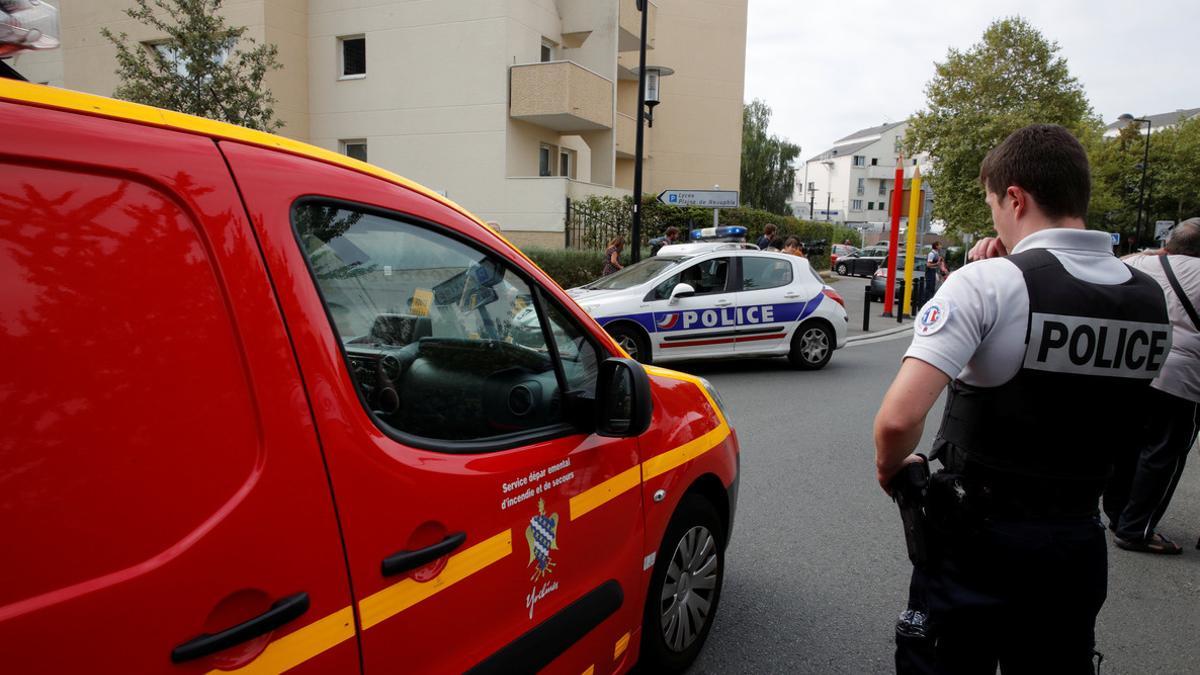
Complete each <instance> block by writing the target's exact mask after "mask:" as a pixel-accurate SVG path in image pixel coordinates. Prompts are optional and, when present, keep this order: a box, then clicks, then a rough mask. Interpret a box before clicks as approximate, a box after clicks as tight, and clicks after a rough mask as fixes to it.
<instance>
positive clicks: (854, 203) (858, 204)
mask: <svg viewBox="0 0 1200 675" xmlns="http://www.w3.org/2000/svg"><path fill="white" fill-rule="evenodd" d="M850 210H851V211H862V200H861V199H851V200H850Z"/></svg>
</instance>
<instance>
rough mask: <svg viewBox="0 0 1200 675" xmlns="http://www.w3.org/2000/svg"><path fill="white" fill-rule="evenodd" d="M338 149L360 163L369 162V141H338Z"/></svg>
mask: <svg viewBox="0 0 1200 675" xmlns="http://www.w3.org/2000/svg"><path fill="white" fill-rule="evenodd" d="M338 149H339V150H340V151H341V153H342V154H343V155H346V156H347V157H353V158H354V159H357V160H359V161H360V162H365V161H367V141H366V140H365V139H361V138H359V139H355V140H352V141H338Z"/></svg>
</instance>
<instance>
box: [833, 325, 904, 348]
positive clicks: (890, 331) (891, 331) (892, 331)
mask: <svg viewBox="0 0 1200 675" xmlns="http://www.w3.org/2000/svg"><path fill="white" fill-rule="evenodd" d="M912 329H913V327H912V323H904V324H900V325H899V326H896V327H894V328H887V329H885V330H878V331H872V332H870V333H860V334H859V335H853V336H851V337H848V338H846V344H848V345H852V344H854V343H855V342H862V341H863V340H873V339H875V338H880V337H886V336H888V335H897V334H899V333H904V332H908V331H912Z"/></svg>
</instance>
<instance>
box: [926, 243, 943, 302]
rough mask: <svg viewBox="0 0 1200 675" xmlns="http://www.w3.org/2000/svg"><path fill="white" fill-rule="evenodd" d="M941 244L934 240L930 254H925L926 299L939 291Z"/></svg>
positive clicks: (941, 263)
mask: <svg viewBox="0 0 1200 675" xmlns="http://www.w3.org/2000/svg"><path fill="white" fill-rule="evenodd" d="M941 246H942V245H941V244H940V243H938V242H936V241H935V242H933V247H932V248H930V249H929V255H927V256H925V299H926V300H928V299H929V298H932V297H933V294H934V292H935V291H937V284H938V273H940V272H941V271H942V265H943V262H942V250H941Z"/></svg>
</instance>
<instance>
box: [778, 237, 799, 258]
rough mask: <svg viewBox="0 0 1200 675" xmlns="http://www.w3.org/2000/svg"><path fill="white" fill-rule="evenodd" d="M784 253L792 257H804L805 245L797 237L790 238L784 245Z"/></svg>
mask: <svg viewBox="0 0 1200 675" xmlns="http://www.w3.org/2000/svg"><path fill="white" fill-rule="evenodd" d="M783 252H784V253H787V254H790V255H798V256H800V257H801V258H803V257H804V245H803V244H801V243H800V240H799V239H797V238H796V237H788V238H787V241H785V242H784V243H783Z"/></svg>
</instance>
